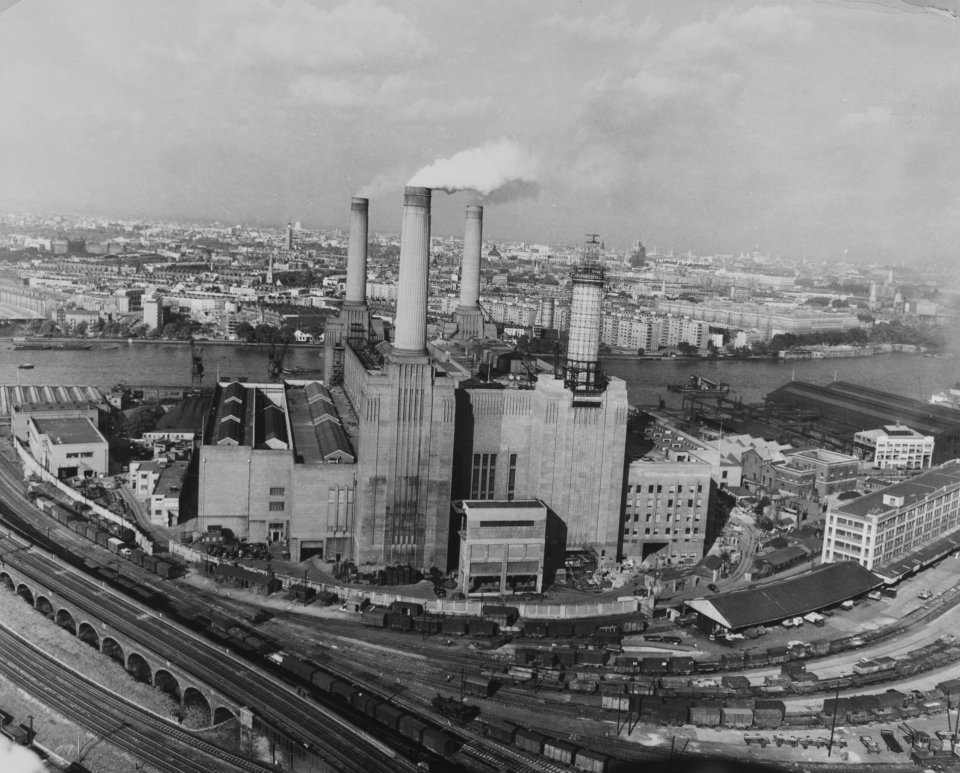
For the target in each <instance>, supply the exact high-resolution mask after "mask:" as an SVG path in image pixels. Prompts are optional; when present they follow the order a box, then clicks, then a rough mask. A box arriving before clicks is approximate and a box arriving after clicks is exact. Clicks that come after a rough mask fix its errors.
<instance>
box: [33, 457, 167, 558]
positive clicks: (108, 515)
mask: <svg viewBox="0 0 960 773" xmlns="http://www.w3.org/2000/svg"><path fill="white" fill-rule="evenodd" d="M15 445H16V448H17V453H18V454H19V455H20V460H21V461H22V462H23V466H24V469H25V470H27V471H28V472H29V473H30V474H31V475H36V476H37V477H39V478H40V479H41V480H43V481H45V482H47V483H50V484H52V485H54V486H56V487H57V489H59V490H60V491H61V492H63V493H64V494H66V495H67V496H68V497H69V498H70V499H71V500H73V501H74V502H79V503H80V504H84V505H87V506H88V507H89V508H90V510H91V511H92V512H94V513H96V514H97V515H99V516H100V518H102V519H104V520H107V521H112V522H113V523H116V524H118V525H119V526H123V527H126V528H129V529H132V530H133V538H134V540H135V541H136V543H137V545H139V546H140V548H141V549H142V550H143V551H144V552H145V553H148V554H151V555H152V554H153V542H152V540H151V539H150V537H149V536H148V535H146V534H144V533H143V532H142V531H140V528H139V527H138V526H137V523H136V521H134V520H132V519H131V520H128V519H126V518H124V517H123V516H122V515H117V514H116V513H115V512H113V511H112V510H107V508H105V507H102V506H101V505H98V504H97V503H96V502H94V501H93V500H92V499H87V498H86V497H85V496H83V494H81V493H80V492H79V491H77V490H76V489H73V488H70V486H68V485H67V484H66V483H64V482H63V481H62V480H60V479H59V478H57V476H56V475H54V474H53V473H51V472H50V471H49V470H45V469H44V468H43V467H42V466H41V464H40V462H38V461H37V460H36V459H34V458H33V456H32V455H31V454H30V451H28V450H27V449H26V448H24V447H23V445H22V443H21V442H20V440H16V442H15Z"/></svg>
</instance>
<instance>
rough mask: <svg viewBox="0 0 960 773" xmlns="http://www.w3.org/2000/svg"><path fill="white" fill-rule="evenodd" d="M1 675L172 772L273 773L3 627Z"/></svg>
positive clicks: (132, 752)
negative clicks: (104, 683)
mask: <svg viewBox="0 0 960 773" xmlns="http://www.w3.org/2000/svg"><path fill="white" fill-rule="evenodd" d="M0 648H2V650H3V655H4V656H3V658H2V659H0V672H2V673H4V674H5V675H6V676H7V677H8V678H10V679H11V681H13V682H15V683H16V684H18V685H19V686H20V687H22V688H23V689H24V690H26V691H27V692H29V693H30V694H32V695H35V696H37V697H38V698H39V699H40V700H41V701H42V702H43V703H45V704H47V705H48V706H50V707H51V708H53V709H55V710H56V711H58V712H60V713H61V714H63V715H65V716H67V717H69V718H70V719H73V720H74V721H76V722H78V723H79V724H81V725H83V726H84V727H86V728H88V729H89V730H91V731H92V732H94V733H95V734H97V735H98V736H100V737H101V738H104V739H106V740H108V741H109V742H110V743H112V744H115V745H116V746H119V747H120V748H122V749H123V750H124V751H127V752H128V753H130V754H132V755H134V756H135V757H138V758H139V759H142V760H144V761H147V762H149V763H150V764H151V765H153V766H155V767H156V768H158V769H159V770H162V771H169V773H267V772H268V771H271V770H273V768H270V767H267V766H263V765H260V764H259V763H257V762H254V761H252V760H249V759H246V758H244V757H241V756H239V755H237V754H234V753H233V752H230V751H228V750H226V749H223V748H221V747H219V746H216V745H215V744H212V743H210V742H208V741H204V740H203V739H201V738H198V737H196V736H195V735H193V734H191V733H189V732H188V731H186V730H184V729H183V728H182V727H181V726H179V725H177V724H175V723H173V722H170V721H167V720H165V719H163V718H161V717H159V716H157V715H156V714H153V713H152V712H149V711H147V710H145V709H142V708H140V707H139V706H137V705H136V704H135V703H133V702H131V701H128V700H126V699H124V698H122V697H120V696H118V695H115V694H114V693H112V692H110V691H109V690H107V689H105V688H103V687H101V686H100V685H98V684H97V683H96V682H94V681H93V680H91V679H88V678H86V677H85V676H82V675H81V674H79V673H77V672H76V671H73V670H72V669H70V668H69V667H67V666H66V665H64V664H62V663H60V662H59V661H58V660H56V659H55V658H53V657H51V656H50V655H48V654H46V653H45V652H42V651H41V650H39V649H37V648H36V647H34V646H33V645H32V644H30V643H29V642H28V641H27V640H26V639H25V638H24V637H22V636H20V635H19V634H17V633H15V632H14V631H12V630H11V629H10V628H8V627H7V626H5V625H3V624H0Z"/></svg>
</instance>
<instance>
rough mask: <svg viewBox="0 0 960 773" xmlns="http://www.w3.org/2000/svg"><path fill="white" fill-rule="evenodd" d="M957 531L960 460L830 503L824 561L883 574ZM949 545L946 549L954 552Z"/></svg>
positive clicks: (958, 524)
mask: <svg viewBox="0 0 960 773" xmlns="http://www.w3.org/2000/svg"><path fill="white" fill-rule="evenodd" d="M958 530H960V460H953V461H949V462H945V463H944V464H942V465H940V466H939V467H934V468H932V469H930V470H928V471H926V472H923V473H921V474H920V475H916V476H914V477H912V478H908V479H907V480H905V481H903V482H901V483H897V484H895V485H893V486H888V487H887V488H884V489H880V490H879V491H874V492H872V493H870V494H865V495H864V496H861V497H858V498H857V499H853V500H851V501H849V502H843V503H840V504H834V505H831V507H830V508H829V509H828V510H827V518H826V524H825V529H824V534H823V553H822V559H823V563H829V562H832V561H856V562H857V563H859V564H861V565H862V566H864V567H866V568H867V569H871V570H876V571H878V572H879V573H880V574H881V575H884V576H887V575H888V573H887V572H886V571H884V568H885V567H886V566H891V565H894V564H895V563H896V562H897V561H898V559H902V558H903V557H904V556H906V555H907V554H909V553H915V552H917V551H920V550H922V549H923V548H925V547H927V546H929V545H931V544H932V543H934V542H936V541H938V540H942V539H943V538H944V537H947V536H949V535H954V536H956V533H957V532H958ZM953 543H954V544H951V545H949V546H948V548H949V550H953V549H955V548H956V544H955V540H954V541H953Z"/></svg>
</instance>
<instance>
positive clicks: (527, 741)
mask: <svg viewBox="0 0 960 773" xmlns="http://www.w3.org/2000/svg"><path fill="white" fill-rule="evenodd" d="M546 740H547V737H546V736H545V735H543V734H542V733H538V732H536V731H534V730H527V729H526V728H525V727H519V728H517V732H516V733H515V734H514V741H513V742H514V743H515V744H516V745H517V746H519V747H520V748H521V749H523V750H524V751H528V752H530V753H531V754H540V753H541V752H543V743H544V741H546Z"/></svg>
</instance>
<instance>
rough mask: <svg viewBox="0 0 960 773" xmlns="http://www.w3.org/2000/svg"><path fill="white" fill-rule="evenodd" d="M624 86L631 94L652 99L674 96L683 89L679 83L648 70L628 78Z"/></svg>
mask: <svg viewBox="0 0 960 773" xmlns="http://www.w3.org/2000/svg"><path fill="white" fill-rule="evenodd" d="M622 86H623V90H624V91H626V92H627V93H629V94H635V95H636V96H639V97H648V98H650V99H659V98H661V97H670V96H673V95H674V94H676V93H677V92H678V91H679V90H680V89H681V88H682V86H681V84H680V82H679V81H677V80H675V79H672V78H668V77H665V76H663V75H657V74H655V73H652V72H647V71H646V70H640V71H639V72H638V73H636V74H635V75H632V76H631V77H629V78H627V79H626V80H625V81H623V83H622Z"/></svg>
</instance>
